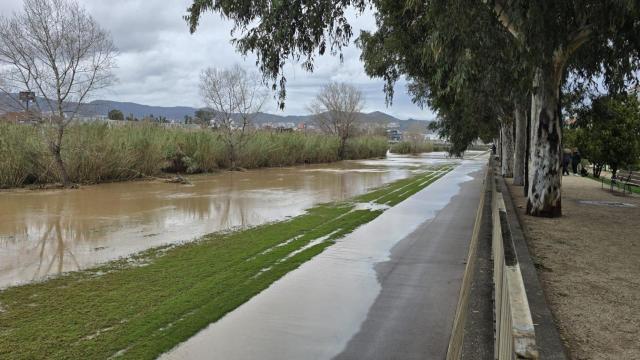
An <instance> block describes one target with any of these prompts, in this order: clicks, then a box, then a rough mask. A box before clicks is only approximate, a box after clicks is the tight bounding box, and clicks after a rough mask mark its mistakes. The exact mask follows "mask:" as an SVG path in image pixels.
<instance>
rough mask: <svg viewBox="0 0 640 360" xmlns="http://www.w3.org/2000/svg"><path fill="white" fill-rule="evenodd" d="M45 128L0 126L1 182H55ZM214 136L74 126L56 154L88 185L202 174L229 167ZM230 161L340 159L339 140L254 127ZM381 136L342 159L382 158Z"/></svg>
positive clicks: (246, 164) (351, 147)
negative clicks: (167, 175)
mask: <svg viewBox="0 0 640 360" xmlns="http://www.w3.org/2000/svg"><path fill="white" fill-rule="evenodd" d="M47 136H48V130H47V129H46V128H43V127H34V126H28V125H15V124H0V188H13V187H21V186H25V185H32V184H36V185H37V184H48V183H58V182H60V181H61V177H60V175H59V173H58V170H57V168H56V166H55V164H54V162H53V158H52V156H51V155H50V152H49V149H48V147H47V141H46V139H47ZM223 140H224V139H223V138H222V137H221V136H220V134H218V133H216V132H214V131H211V130H205V129H202V130H201V129H182V128H164V127H162V126H158V125H156V124H151V123H149V124H138V123H133V124H127V125H124V126H115V127H110V126H108V125H107V124H101V123H89V124H74V125H72V126H69V127H68V128H67V131H66V133H65V137H64V141H63V148H62V158H63V161H64V163H65V165H66V167H67V172H68V173H69V176H70V178H71V181H72V182H74V183H79V184H93V183H100V182H109V181H122V180H130V179H134V178H139V177H145V176H158V175H161V174H163V173H183V174H184V173H187V174H192V173H203V172H214V171H217V170H221V169H227V168H229V166H230V164H229V156H228V152H227V147H226V146H225V142H224V141H223ZM240 144H241V146H240V148H239V150H238V154H237V155H238V162H237V166H238V167H241V168H246V169H251V168H260V167H275V166H291V165H296V164H305V163H326V162H332V161H337V160H340V159H339V156H338V152H339V147H340V141H339V139H338V138H336V137H333V136H328V135H323V134H304V133H298V132H290V133H271V132H262V131H256V132H253V133H251V134H249V135H248V136H246V138H245V140H244V141H242V142H240ZM386 151H387V142H386V139H385V138H382V137H358V138H353V139H350V140H349V141H348V143H347V150H346V156H345V157H346V158H347V159H363V158H374V157H384V156H385V153H386Z"/></svg>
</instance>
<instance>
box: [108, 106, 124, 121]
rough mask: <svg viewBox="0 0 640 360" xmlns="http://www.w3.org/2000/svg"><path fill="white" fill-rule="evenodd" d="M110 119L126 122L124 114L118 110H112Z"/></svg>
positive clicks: (109, 115)
mask: <svg viewBox="0 0 640 360" xmlns="http://www.w3.org/2000/svg"><path fill="white" fill-rule="evenodd" d="M108 117H109V120H124V114H123V113H122V111H120V110H118V109H113V110H110V111H109V114H108Z"/></svg>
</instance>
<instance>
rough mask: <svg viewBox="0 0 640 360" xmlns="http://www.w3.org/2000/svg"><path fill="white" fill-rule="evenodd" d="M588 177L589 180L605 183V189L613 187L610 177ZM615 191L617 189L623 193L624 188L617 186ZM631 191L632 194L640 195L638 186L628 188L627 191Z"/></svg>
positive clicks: (590, 175)
mask: <svg viewBox="0 0 640 360" xmlns="http://www.w3.org/2000/svg"><path fill="white" fill-rule="evenodd" d="M587 177H588V178H589V179H591V180H595V181H597V182H599V183H601V184H602V183H604V187H605V188H610V187H611V178H610V177H606V176H604V175H600V177H599V178H597V177H595V176H593V175H592V174H589V175H588V176H587ZM614 189H616V191H620V192H622V187H620V188H618V186H617V185H615V186H614ZM629 189H630V190H631V192H632V193H635V194H640V187H637V186H631V188H629V187H626V188H625V191H629Z"/></svg>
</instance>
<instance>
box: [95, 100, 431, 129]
mask: <svg viewBox="0 0 640 360" xmlns="http://www.w3.org/2000/svg"><path fill="white" fill-rule="evenodd" d="M112 109H117V110H120V111H122V113H123V114H124V115H125V116H127V115H129V114H133V116H134V117H137V118H142V117H144V116H148V115H151V114H153V115H154V116H156V117H158V116H164V117H166V118H167V119H171V120H174V121H182V120H183V119H184V117H185V116H194V114H195V112H196V110H198V108H193V107H188V106H175V107H164V106H149V105H141V104H136V103H131V102H118V101H107V100H95V101H92V102H90V103H89V104H87V106H86V108H85V110H84V112H85V113H86V115H87V116H91V115H94V116H95V115H99V116H106V115H107V113H108V112H109V110H112ZM361 119H362V121H363V122H365V123H377V124H380V125H385V124H388V123H397V124H398V125H399V127H400V130H403V131H404V130H407V129H408V128H409V127H411V126H412V125H414V124H415V125H416V126H420V127H424V126H426V125H427V124H428V123H429V122H430V121H428V120H417V119H409V120H403V119H398V118H396V117H394V116H391V115H389V114H386V113H383V112H381V111H374V112H371V113H362V114H361ZM254 121H255V123H256V124H264V123H269V122H271V123H294V124H298V123H301V122H306V123H309V122H311V121H312V116H311V115H278V114H269V113H263V112H261V113H258V114H257V115H256V117H255V118H254Z"/></svg>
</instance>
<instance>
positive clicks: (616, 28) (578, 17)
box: [487, 0, 640, 216]
mask: <svg viewBox="0 0 640 360" xmlns="http://www.w3.org/2000/svg"><path fill="white" fill-rule="evenodd" d="M487 4H488V5H490V6H492V7H493V10H494V12H495V14H496V16H497V17H498V19H499V20H500V23H501V24H502V26H503V27H504V28H505V29H507V30H508V31H509V33H511V35H512V36H513V38H514V39H515V40H516V42H517V43H518V44H519V46H520V48H521V49H522V52H523V53H524V54H525V56H524V58H523V62H524V63H525V64H526V65H527V66H528V67H529V68H531V69H533V71H534V78H533V81H532V86H531V87H532V105H531V152H530V159H529V163H530V169H529V184H530V186H529V189H528V191H529V192H528V196H527V212H528V213H530V214H533V215H541V216H559V215H560V214H561V195H560V194H561V191H560V185H561V184H560V155H561V140H562V139H561V137H562V134H561V122H562V119H561V112H560V108H561V103H560V89H561V88H562V86H563V84H564V83H565V82H566V79H567V77H568V75H569V74H572V75H574V76H578V77H583V78H585V79H593V78H595V77H601V78H602V79H603V81H604V84H605V85H606V86H607V87H609V88H610V89H614V90H615V89H619V88H621V87H624V86H625V83H626V82H628V81H630V80H633V79H634V73H635V72H636V71H637V70H638V68H639V67H640V63H639V61H640V21H639V19H640V4H639V3H638V2H637V1H613V0H611V1H602V0H588V1H584V0H583V1H525V0H508V1H502V0H495V1H489V2H488V3H487Z"/></svg>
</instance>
